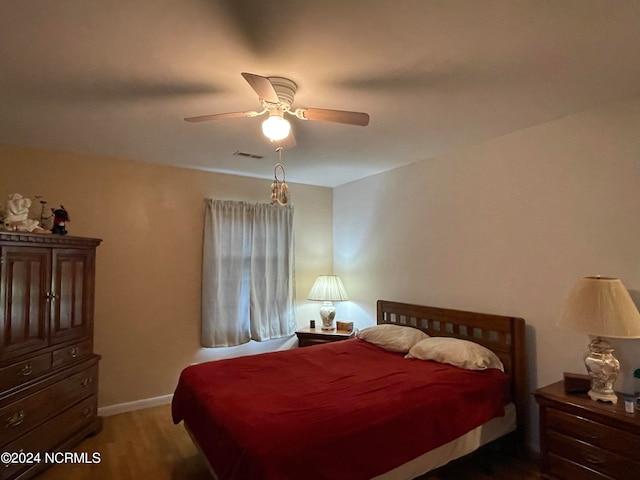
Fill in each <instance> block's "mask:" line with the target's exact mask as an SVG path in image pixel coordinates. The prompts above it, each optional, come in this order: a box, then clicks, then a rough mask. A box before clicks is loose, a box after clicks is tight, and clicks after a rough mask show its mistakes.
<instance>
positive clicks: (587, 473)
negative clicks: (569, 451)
mask: <svg viewBox="0 0 640 480" xmlns="http://www.w3.org/2000/svg"><path fill="white" fill-rule="evenodd" d="M549 463H550V467H551V471H552V472H553V473H554V474H555V475H557V477H556V476H554V477H553V478H570V479H572V480H578V479H579V480H615V479H613V478H612V477H609V476H608V475H604V474H603V473H599V472H596V471H594V470H591V469H590V468H587V467H585V466H584V465H579V464H577V463H575V462H572V461H570V460H567V459H566V458H562V457H558V456H557V455H554V454H550V455H549Z"/></svg>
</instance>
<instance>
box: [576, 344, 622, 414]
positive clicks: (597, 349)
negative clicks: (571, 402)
mask: <svg viewBox="0 0 640 480" xmlns="http://www.w3.org/2000/svg"><path fill="white" fill-rule="evenodd" d="M584 363H585V365H586V366H587V371H588V372H589V376H590V377H591V390H589V397H591V399H592V400H600V401H601V402H611V403H617V402H618V396H617V395H616V393H615V392H614V391H613V384H614V383H615V381H616V379H617V378H618V374H619V373H620V362H618V360H617V359H616V357H614V356H613V347H612V346H611V344H610V343H609V342H607V341H606V340H604V339H603V338H601V337H596V338H594V339H593V340H592V341H591V343H590V344H589V354H588V355H587V356H586V357H585V359H584Z"/></svg>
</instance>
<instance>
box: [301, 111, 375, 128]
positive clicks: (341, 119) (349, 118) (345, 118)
mask: <svg viewBox="0 0 640 480" xmlns="http://www.w3.org/2000/svg"><path fill="white" fill-rule="evenodd" d="M296 115H297V116H298V117H300V118H303V119H305V120H317V121H320V122H335V123H346V124H348V125H358V126H360V127H366V126H367V125H369V114H368V113H363V112H347V111H344V110H329V109H326V108H298V109H297V110H296Z"/></svg>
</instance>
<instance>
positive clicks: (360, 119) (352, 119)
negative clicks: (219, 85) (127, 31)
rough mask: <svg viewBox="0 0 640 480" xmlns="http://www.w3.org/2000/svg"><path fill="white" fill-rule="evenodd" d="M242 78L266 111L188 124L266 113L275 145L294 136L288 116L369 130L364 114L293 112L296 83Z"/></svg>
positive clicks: (208, 117) (249, 75) (266, 131)
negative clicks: (286, 117) (256, 95)
mask: <svg viewBox="0 0 640 480" xmlns="http://www.w3.org/2000/svg"><path fill="white" fill-rule="evenodd" d="M242 76H243V77H244V79H245V80H246V81H247V83H249V85H250V86H251V88H253V90H254V91H255V92H256V93H257V94H258V98H259V99H260V103H261V105H262V110H261V111H259V112H257V111H247V112H230V113H215V114H213V115H201V116H198V117H187V118H185V121H187V122H206V121H208V120H218V119H223V118H241V117H257V116H259V115H263V114H265V113H268V114H269V117H268V118H267V119H266V120H265V121H264V122H263V123H262V131H263V133H264V134H265V136H266V137H268V138H269V139H271V140H272V141H279V140H283V139H284V138H286V137H288V136H289V134H290V132H291V124H290V123H289V122H288V120H286V119H285V118H284V114H285V113H286V114H289V115H293V116H295V117H297V118H299V119H301V120H315V121H320V122H335V123H345V124H347V125H358V126H361V127H365V126H367V125H368V124H369V114H367V113H362V112H348V111H344V110H329V109H326V108H296V109H292V108H291V104H292V103H293V99H294V96H295V94H296V91H297V90H298V86H297V85H296V84H295V82H293V81H292V80H289V79H288V78H284V77H262V76H260V75H256V74H253V73H246V72H243V73H242Z"/></svg>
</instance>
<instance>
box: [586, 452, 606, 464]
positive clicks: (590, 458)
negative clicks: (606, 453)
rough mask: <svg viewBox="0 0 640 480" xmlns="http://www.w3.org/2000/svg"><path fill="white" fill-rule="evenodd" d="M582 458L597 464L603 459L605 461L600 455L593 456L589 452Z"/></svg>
mask: <svg viewBox="0 0 640 480" xmlns="http://www.w3.org/2000/svg"><path fill="white" fill-rule="evenodd" d="M584 459H585V460H586V461H587V462H589V463H592V464H594V465H599V464H601V463H604V461H605V460H604V458H602V457H598V456H595V455H589V454H587V455H585V456H584Z"/></svg>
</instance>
